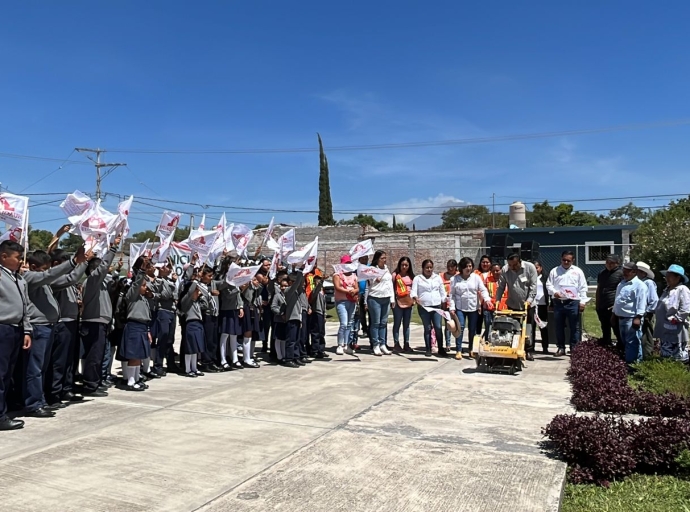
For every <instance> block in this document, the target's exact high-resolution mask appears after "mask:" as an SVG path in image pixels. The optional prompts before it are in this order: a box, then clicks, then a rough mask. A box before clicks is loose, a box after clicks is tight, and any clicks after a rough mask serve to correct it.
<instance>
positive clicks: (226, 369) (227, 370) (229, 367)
mask: <svg viewBox="0 0 690 512" xmlns="http://www.w3.org/2000/svg"><path fill="white" fill-rule="evenodd" d="M230 370H232V366H230V365H229V364H228V363H225V364H224V365H223V371H224V372H229V371H230Z"/></svg>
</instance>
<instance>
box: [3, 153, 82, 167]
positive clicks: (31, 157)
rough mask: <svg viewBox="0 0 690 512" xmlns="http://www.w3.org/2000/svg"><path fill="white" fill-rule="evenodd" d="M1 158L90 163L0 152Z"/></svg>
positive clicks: (79, 162)
mask: <svg viewBox="0 0 690 512" xmlns="http://www.w3.org/2000/svg"><path fill="white" fill-rule="evenodd" d="M0 157H1V158H17V159H20V160H41V161H46V162H63V164H64V163H70V164H77V165H90V164H89V163H88V162H82V161H80V160H63V159H62V158H49V157H46V156H33V155H17V154H15V153H0Z"/></svg>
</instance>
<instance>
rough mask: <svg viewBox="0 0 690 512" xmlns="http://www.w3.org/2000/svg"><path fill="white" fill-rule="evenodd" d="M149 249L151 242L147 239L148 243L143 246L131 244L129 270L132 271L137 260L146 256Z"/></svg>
mask: <svg viewBox="0 0 690 512" xmlns="http://www.w3.org/2000/svg"><path fill="white" fill-rule="evenodd" d="M148 248H149V240H148V239H147V240H146V242H144V243H143V244H129V268H130V269H131V268H132V266H133V265H134V264H135V263H136V262H137V260H138V259H139V258H140V257H141V256H144V255H145V254H146V251H147V250H148Z"/></svg>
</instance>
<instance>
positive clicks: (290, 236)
mask: <svg viewBox="0 0 690 512" xmlns="http://www.w3.org/2000/svg"><path fill="white" fill-rule="evenodd" d="M278 244H279V245H280V247H282V249H281V250H282V251H283V254H286V253H290V252H293V251H294V250H295V228H292V229H291V230H290V231H287V232H286V233H285V234H284V235H283V236H281V237H280V239H279V240H278Z"/></svg>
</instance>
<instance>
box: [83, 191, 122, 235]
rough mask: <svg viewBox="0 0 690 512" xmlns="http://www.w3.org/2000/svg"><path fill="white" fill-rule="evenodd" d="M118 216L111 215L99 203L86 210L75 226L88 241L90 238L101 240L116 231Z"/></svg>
mask: <svg viewBox="0 0 690 512" xmlns="http://www.w3.org/2000/svg"><path fill="white" fill-rule="evenodd" d="M117 221H118V216H117V215H114V214H112V213H110V212H109V211H108V210H106V209H105V208H103V207H102V206H101V202H100V201H97V202H96V204H95V205H93V206H92V207H91V208H89V209H88V210H86V211H85V212H84V213H83V214H82V216H81V217H80V218H79V220H78V221H77V223H76V224H75V228H76V229H77V230H78V231H79V234H80V235H81V237H82V238H83V239H84V240H86V239H87V238H89V237H95V238H98V239H101V238H103V237H105V238H106V239H107V238H108V235H109V234H110V233H111V232H113V231H115V228H116V227H117Z"/></svg>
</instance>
